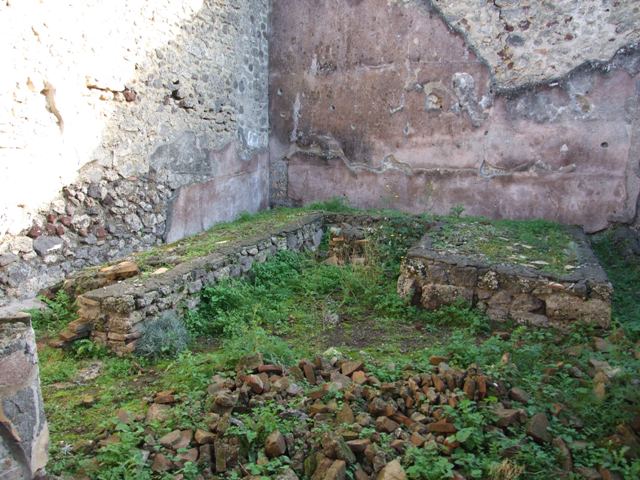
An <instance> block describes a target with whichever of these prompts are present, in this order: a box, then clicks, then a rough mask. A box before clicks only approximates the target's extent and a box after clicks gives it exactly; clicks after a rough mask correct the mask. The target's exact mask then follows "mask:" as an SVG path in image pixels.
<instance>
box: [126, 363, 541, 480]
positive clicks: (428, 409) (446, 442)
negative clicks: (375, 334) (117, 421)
mask: <svg viewBox="0 0 640 480" xmlns="http://www.w3.org/2000/svg"><path fill="white" fill-rule="evenodd" d="M446 360H447V359H446V358H444V357H437V356H434V357H431V359H430V362H431V364H432V366H433V369H432V372H431V373H415V372H411V371H405V372H404V375H403V379H402V380H399V381H396V382H382V381H380V380H379V379H378V378H376V376H375V375H373V374H372V373H369V372H367V369H366V367H365V365H364V364H363V362H360V361H348V360H341V359H339V358H338V357H337V356H334V357H332V358H330V357H326V356H325V357H318V358H316V359H315V360H314V361H309V360H303V361H301V362H300V363H299V364H298V365H297V366H294V367H292V368H289V369H283V368H282V367H280V366H277V365H265V364H264V363H263V361H262V358H261V357H260V356H259V355H255V356H250V357H245V358H244V359H243V360H242V361H240V362H239V364H238V366H237V369H236V372H235V373H234V374H231V375H229V376H223V375H220V374H217V375H215V376H214V377H213V378H212V382H211V384H210V385H209V387H208V391H207V402H208V403H207V411H208V412H209V413H208V414H207V415H206V418H205V420H206V422H205V423H206V424H207V425H208V428H207V429H206V430H205V429H198V430H195V431H193V430H175V431H172V432H169V433H168V434H166V435H164V436H162V437H161V438H154V437H153V435H151V436H147V443H146V444H145V445H144V447H142V448H143V449H144V450H143V451H144V452H153V451H155V452H156V453H153V454H150V453H145V455H146V456H147V457H150V458H149V462H151V465H152V469H153V470H154V471H155V472H177V471H178V470H179V469H181V468H183V467H184V465H185V464H186V463H187V462H193V463H197V464H198V465H199V466H200V468H201V471H203V472H204V474H203V475H204V477H205V478H209V477H211V476H213V475H228V474H230V473H231V472H236V473H237V474H239V475H240V476H241V477H244V478H260V477H253V476H252V475H251V474H250V473H249V470H248V469H247V468H246V467H247V465H248V464H249V463H250V461H249V458H250V457H251V458H253V460H254V461H255V463H256V464H257V465H265V464H267V463H268V462H269V461H270V460H273V459H278V458H281V459H284V458H285V457H286V458H287V460H286V461H284V462H282V464H283V465H287V464H288V467H285V468H284V469H280V471H279V473H277V474H274V475H273V477H274V478H280V479H295V478H302V477H306V478H311V479H313V480H336V479H344V478H345V475H346V472H347V471H348V470H349V471H351V472H352V473H353V475H354V477H355V478H356V479H362V480H364V479H374V478H375V479H380V480H391V479H402V478H406V473H405V471H404V469H403V467H402V464H401V460H402V456H403V454H404V453H405V452H406V451H407V450H408V449H409V448H412V447H415V448H432V447H436V448H438V450H440V451H441V452H442V454H443V455H449V454H451V453H452V452H453V451H454V450H455V449H456V448H459V447H460V444H459V443H458V442H457V441H456V440H455V436H454V434H455V433H456V432H457V431H458V428H459V427H461V425H456V423H455V422H454V419H453V418H451V416H450V412H451V410H450V409H449V408H447V407H451V408H453V409H456V408H458V406H459V405H460V402H462V401H463V400H464V399H467V398H468V399H472V400H475V401H478V402H482V401H483V399H485V398H486V397H487V396H489V395H491V396H497V397H499V398H501V399H503V400H502V401H501V402H498V403H496V404H493V405H492V406H491V408H493V410H494V412H495V422H494V423H495V424H494V425H493V426H489V428H504V429H506V428H508V427H510V426H512V425H514V424H518V423H522V422H525V421H526V420H527V415H526V413H525V410H524V409H523V408H516V406H515V404H514V405H512V403H514V402H518V403H526V402H527V401H528V396H527V394H526V393H525V392H523V391H522V390H520V389H518V388H513V389H511V390H508V389H506V388H505V387H503V386H501V385H500V384H497V383H494V382H492V380H491V379H489V378H488V377H487V376H486V375H484V374H483V373H482V372H481V371H480V370H479V369H478V368H476V367H475V366H474V365H472V366H470V367H469V368H468V369H466V370H459V369H456V368H452V367H450V366H449V365H448V364H447V361H446ZM178 401H179V398H177V396H176V395H174V393H173V392H170V391H169V392H160V393H158V394H157V395H156V396H155V398H154V401H153V403H152V404H151V405H150V408H149V410H148V412H147V418H146V420H147V423H151V422H153V421H159V422H163V421H164V420H166V419H167V418H168V415H169V412H170V409H171V405H172V404H174V403H176V402H178ZM265 405H278V411H279V412H280V413H279V417H280V419H281V420H282V421H283V425H288V426H289V427H288V428H281V429H280V430H278V429H275V430H273V431H271V432H267V433H269V435H268V436H267V437H266V439H264V441H261V442H260V443H259V444H258V445H256V444H253V445H246V442H242V441H241V438H240V436H238V435H237V434H235V433H234V432H236V433H237V431H238V430H237V429H238V427H243V425H244V424H243V421H246V419H247V417H251V416H252V415H253V412H255V411H256V410H255V409H256V408H257V407H261V406H265ZM125 417H126V416H125ZM285 422H286V423H285ZM292 425H293V427H291V426H292ZM547 427H548V421H547V418H546V417H545V415H544V414H541V415H537V416H535V417H533V418H532V419H531V420H530V424H529V427H528V431H529V435H530V437H531V438H532V439H533V440H534V441H537V442H547V441H550V434H549V432H548V431H547ZM281 430H282V431H281ZM256 459H257V460H256ZM175 475H176V478H180V475H181V474H179V473H175ZM455 478H458V479H462V478H464V477H462V475H460V474H456V477H455Z"/></svg>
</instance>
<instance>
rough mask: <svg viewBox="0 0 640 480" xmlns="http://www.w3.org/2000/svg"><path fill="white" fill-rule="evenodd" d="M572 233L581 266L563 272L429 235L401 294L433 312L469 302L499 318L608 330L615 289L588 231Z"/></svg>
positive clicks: (414, 254)
mask: <svg viewBox="0 0 640 480" xmlns="http://www.w3.org/2000/svg"><path fill="white" fill-rule="evenodd" d="M568 231H569V232H570V233H572V235H573V238H574V240H575V243H576V245H577V247H576V251H577V255H578V264H579V266H578V267H577V268H575V269H574V270H573V271H571V272H570V273H567V274H563V275H560V274H552V273H548V272H543V271H541V270H538V269H536V268H531V267H526V266H522V265H516V264H506V263H501V264H492V263H490V262H489V261H488V260H487V259H486V258H485V257H482V256H480V255H463V254H452V253H449V252H446V251H440V250H436V249H434V248H433V247H432V244H431V239H430V238H429V235H428V234H427V235H425V236H424V237H423V239H422V240H421V241H420V242H419V243H418V245H416V246H415V247H413V248H412V249H410V250H409V252H408V254H407V258H406V260H405V261H404V262H403V264H402V266H401V272H400V277H399V279H398V293H399V294H400V295H401V296H402V297H404V298H408V299H410V300H413V302H414V303H416V304H419V305H421V306H423V307H424V308H427V309H429V310H435V309H438V308H440V307H442V306H444V305H451V304H454V303H456V302H457V301H459V300H464V301H466V302H468V303H470V304H473V305H475V306H477V307H478V308H480V309H481V310H483V311H486V313H487V314H488V316H489V317H490V318H491V319H492V320H494V321H506V320H514V321H516V322H517V323H522V324H528V325H535V326H548V325H550V324H552V325H554V326H556V327H559V328H562V327H563V326H566V325H567V324H568V323H571V322H575V321H584V322H587V323H590V324H593V325H596V326H598V327H602V328H608V327H609V326H610V323H611V296H612V294H613V287H612V286H611V283H610V282H609V280H608V278H607V275H606V273H605V272H604V270H603V269H602V267H601V266H600V265H599V263H598V261H597V260H596V258H595V256H594V254H593V252H592V251H591V249H590V247H589V245H588V241H587V239H586V237H585V235H584V234H583V233H582V232H579V231H578V230H577V229H571V230H569V229H568Z"/></svg>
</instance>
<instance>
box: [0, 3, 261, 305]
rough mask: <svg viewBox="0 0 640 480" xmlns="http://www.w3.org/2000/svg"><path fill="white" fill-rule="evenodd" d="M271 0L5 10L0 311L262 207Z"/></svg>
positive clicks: (1, 24) (0, 10)
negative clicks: (68, 278)
mask: <svg viewBox="0 0 640 480" xmlns="http://www.w3.org/2000/svg"><path fill="white" fill-rule="evenodd" d="M268 25H269V2H268V0H188V1H180V2H174V1H170V0H162V1H150V0H116V1H109V2H104V1H98V0H89V1H84V2H65V3H64V4H61V3H60V2H47V1H44V2H43V1H40V0H20V1H6V2H2V3H1V4H0V31H2V32H3V35H4V36H5V37H6V38H7V39H9V38H10V39H11V41H6V42H4V44H3V46H1V47H0V49H1V50H0V51H1V53H2V54H1V57H2V59H3V75H2V78H0V90H1V91H2V94H1V95H0V179H1V180H2V188H1V189H0V306H2V304H4V303H6V302H8V299H9V297H13V296H28V295H33V294H34V293H35V292H36V291H37V290H38V289H39V288H41V287H43V286H45V285H49V284H51V283H53V282H55V281H57V280H59V279H61V278H63V277H64V275H65V274H66V273H68V272H70V271H73V270H77V269H80V268H82V267H84V266H85V265H87V264H95V263H100V262H102V261H105V260H108V259H111V258H117V257H120V256H123V255H125V254H127V253H128V252H130V251H132V250H140V249H143V248H145V247H148V246H150V245H153V244H156V243H158V242H161V241H165V240H169V241H172V240H176V239H178V238H181V237H183V236H185V235H189V234H192V233H195V232H199V231H201V230H203V229H205V228H207V227H209V226H211V225H212V224H213V223H215V222H218V221H222V220H229V219H231V218H233V217H235V216H236V215H237V214H238V213H240V212H242V211H256V210H258V209H260V208H263V207H265V206H266V205H267V201H268V192H267V190H268V185H267V177H268V160H267V156H268V155H267V151H266V147H267V131H268V111H267V66H268V42H267V35H268Z"/></svg>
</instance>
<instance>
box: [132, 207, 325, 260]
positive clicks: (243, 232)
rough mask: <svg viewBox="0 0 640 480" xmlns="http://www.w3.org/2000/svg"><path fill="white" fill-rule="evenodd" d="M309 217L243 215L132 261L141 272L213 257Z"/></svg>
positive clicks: (282, 211)
mask: <svg viewBox="0 0 640 480" xmlns="http://www.w3.org/2000/svg"><path fill="white" fill-rule="evenodd" d="M310 213H312V210H310V209H293V208H276V209H273V210H267V211H264V212H260V213H257V214H253V215H251V214H243V215H241V216H240V218H238V219H237V220H235V221H233V222H228V223H221V224H218V225H216V226H214V227H213V228H211V229H209V230H207V231H206V232H203V233H201V234H198V235H194V236H192V237H188V238H185V239H183V240H180V241H178V242H175V243H171V244H168V245H162V246H158V247H156V248H153V249H151V250H148V251H146V252H142V253H139V254H135V255H134V260H135V261H136V263H138V265H139V267H140V270H141V271H142V272H151V271H154V270H156V269H158V268H162V267H165V268H171V267H173V266H175V265H178V264H180V263H182V262H185V261H187V260H191V259H193V258H198V257H203V256H205V255H209V254H211V253H214V252H215V251H217V250H219V249H221V248H223V247H225V246H226V245H228V244H230V243H231V242H233V241H235V240H238V239H242V238H245V239H246V238H251V237H254V236H260V235H265V234H267V233H269V232H273V231H276V230H278V229H280V228H283V227H285V226H286V225H288V224H290V223H292V222H295V221H296V220H299V219H301V218H303V217H305V216H307V215H309V214H310Z"/></svg>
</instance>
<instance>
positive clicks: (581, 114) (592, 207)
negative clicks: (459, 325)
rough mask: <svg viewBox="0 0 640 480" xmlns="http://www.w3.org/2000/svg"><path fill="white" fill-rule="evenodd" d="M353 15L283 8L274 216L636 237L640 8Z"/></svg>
mask: <svg viewBox="0 0 640 480" xmlns="http://www.w3.org/2000/svg"><path fill="white" fill-rule="evenodd" d="M339 3H340V8H336V3H335V2H330V1H328V0H295V1H294V0H281V1H279V2H275V3H274V4H273V15H272V41H271V47H270V53H271V67H270V113H271V122H272V135H271V138H270V155H271V189H272V190H271V196H272V201H273V202H274V203H283V204H299V203H305V202H309V201H312V200H318V199H326V198H330V197H336V196H343V197H346V198H347V199H348V200H349V201H350V202H351V203H353V204H355V205H356V206H360V207H371V206H378V207H381V206H382V207H393V208H401V209H404V210H408V211H413V212H421V211H431V212H435V213H448V212H449V210H450V209H451V208H452V207H454V206H456V205H463V206H464V207H465V209H466V213H471V214H479V215H486V216H489V217H494V218H532V217H542V218H547V219H551V220H556V221H560V222H563V223H569V224H579V225H582V226H584V227H585V228H586V229H587V230H588V231H597V230H599V229H602V228H604V227H606V226H607V225H609V224H610V223H612V222H631V221H633V219H634V218H635V216H636V205H637V200H638V193H639V191H640V182H639V177H638V172H639V160H640V147H639V145H640V143H639V142H640V140H639V137H640V135H639V133H638V132H640V128H639V127H640V108H639V103H640V51H639V50H638V41H639V40H640V27H639V26H640V6H639V5H638V3H637V2H635V1H633V0H621V1H615V2H613V1H600V0H587V1H582V0H580V1H578V0H561V1H557V2H531V1H529V0H509V1H506V0H505V1H494V2H487V1H484V0H433V1H427V0H394V1H387V0H358V1H355V0H353V1H352V0H349V1H344V2H339ZM318 19H322V21H318Z"/></svg>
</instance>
